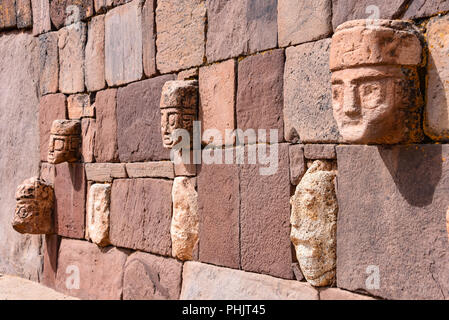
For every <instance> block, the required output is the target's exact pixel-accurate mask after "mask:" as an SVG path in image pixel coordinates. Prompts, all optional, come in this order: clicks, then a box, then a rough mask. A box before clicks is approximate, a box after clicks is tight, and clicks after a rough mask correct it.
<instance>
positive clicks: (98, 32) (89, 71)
mask: <svg viewBox="0 0 449 320" xmlns="http://www.w3.org/2000/svg"><path fill="white" fill-rule="evenodd" d="M104 18H105V16H104V15H100V16H96V17H94V18H92V20H90V21H89V24H88V35H87V44H86V52H85V58H86V64H85V68H86V88H87V91H89V92H91V91H98V90H101V89H103V88H104V87H105V86H106V80H105V67H104V59H105V54H104Z"/></svg>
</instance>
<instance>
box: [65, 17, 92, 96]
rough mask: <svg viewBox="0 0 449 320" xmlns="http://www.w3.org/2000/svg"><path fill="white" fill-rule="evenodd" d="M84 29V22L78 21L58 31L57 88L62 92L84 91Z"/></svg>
mask: <svg viewBox="0 0 449 320" xmlns="http://www.w3.org/2000/svg"><path fill="white" fill-rule="evenodd" d="M86 30H87V28H86V24H85V23H83V22H78V23H76V24H72V25H70V26H68V27H65V28H62V29H61V30H59V31H58V33H59V40H58V47H59V90H60V91H61V92H62V93H77V92H83V91H84V48H85V45H86Z"/></svg>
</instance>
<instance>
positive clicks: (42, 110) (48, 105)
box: [39, 93, 66, 161]
mask: <svg viewBox="0 0 449 320" xmlns="http://www.w3.org/2000/svg"><path fill="white" fill-rule="evenodd" d="M58 119H66V98H65V95H63V94H62V93H57V94H49V95H46V96H44V97H42V98H41V99H40V101H39V135H40V154H41V161H47V156H48V144H49V141H50V129H51V126H52V123H53V121H54V120H58Z"/></svg>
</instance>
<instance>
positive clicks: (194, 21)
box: [156, 0, 206, 73]
mask: <svg viewBox="0 0 449 320" xmlns="http://www.w3.org/2000/svg"><path fill="white" fill-rule="evenodd" d="M156 25H157V37H156V46H157V55H156V63H157V68H158V69H159V71H160V72H161V73H168V72H172V71H177V70H180V69H187V68H190V67H194V66H199V65H201V64H202V63H203V59H204V42H205V41H206V38H205V36H206V35H205V29H206V28H205V27H206V5H205V3H204V0H167V1H158V2H157V8H156Z"/></svg>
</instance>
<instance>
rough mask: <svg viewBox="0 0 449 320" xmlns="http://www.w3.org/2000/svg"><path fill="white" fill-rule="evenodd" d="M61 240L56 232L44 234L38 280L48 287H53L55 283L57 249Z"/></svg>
mask: <svg viewBox="0 0 449 320" xmlns="http://www.w3.org/2000/svg"><path fill="white" fill-rule="evenodd" d="M60 242H61V240H60V237H59V236H58V235H56V234H52V235H45V237H44V238H43V244H42V247H43V256H44V258H43V260H44V261H43V267H42V268H43V269H42V277H41V278H40V279H39V280H40V282H41V283H42V284H43V285H45V286H47V287H49V288H53V289H54V288H55V285H56V272H57V265H58V251H59V244H60Z"/></svg>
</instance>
